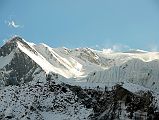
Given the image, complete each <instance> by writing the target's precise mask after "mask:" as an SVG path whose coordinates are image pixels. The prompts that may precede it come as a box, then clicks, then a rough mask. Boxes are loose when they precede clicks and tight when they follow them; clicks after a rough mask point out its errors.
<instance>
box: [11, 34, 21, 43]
mask: <svg viewBox="0 0 159 120" xmlns="http://www.w3.org/2000/svg"><path fill="white" fill-rule="evenodd" d="M17 41H20V42H24V39H23V38H22V37H20V36H17V35H16V36H13V37H12V38H11V39H10V40H9V41H8V42H17Z"/></svg>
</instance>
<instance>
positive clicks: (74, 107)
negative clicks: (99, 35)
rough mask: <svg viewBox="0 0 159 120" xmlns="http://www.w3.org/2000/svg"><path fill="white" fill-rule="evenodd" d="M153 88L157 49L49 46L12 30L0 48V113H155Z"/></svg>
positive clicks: (158, 79) (157, 103)
mask: <svg viewBox="0 0 159 120" xmlns="http://www.w3.org/2000/svg"><path fill="white" fill-rule="evenodd" d="M121 86H122V87H121ZM151 90H152V91H154V92H149V91H151ZM147 91H148V92H147ZM157 92H159V53H158V52H147V51H142V50H131V51H127V52H113V51H110V50H103V51H97V50H93V49H90V48H76V49H68V48H64V47H63V48H51V47H49V46H48V45H46V44H38V45H36V44H33V43H29V42H26V41H25V40H24V39H22V38H20V37H17V36H16V37H13V38H11V39H10V40H9V41H8V42H7V43H6V44H5V45H3V46H2V47H1V48H0V104H1V106H0V119H4V120H6V119H12V120H14V119H17V120H20V119H22V120H27V119H31V120H35V119H39V120H41V119H44V120H49V119H50V120H52V119H55V120H56V119H57V120H66V119H67V120H76V119H78V120H84V119H91V120H96V119H98V120H103V119H119V118H120V119H127V120H128V119H133V117H136V116H138V115H136V114H139V115H142V114H146V115H147V116H144V118H143V119H146V118H148V117H151V116H154V118H155V117H156V118H155V119H158V114H159V112H157V110H159V97H158V96H159V95H158V93H157ZM150 111H153V113H151V112H150ZM119 113H120V115H119ZM134 119H136V118H134Z"/></svg>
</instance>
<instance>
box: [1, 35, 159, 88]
mask: <svg viewBox="0 0 159 120" xmlns="http://www.w3.org/2000/svg"><path fill="white" fill-rule="evenodd" d="M158 69H159V53H158V52H146V51H144V52H143V51H141V50H136V51H135V50H131V51H128V52H124V53H121V52H111V53H109V52H106V51H105V50H103V51H97V50H93V49H90V48H77V49H67V48H51V47H49V46H47V45H45V44H39V45H35V44H33V43H28V42H26V41H25V40H24V39H22V38H20V37H14V38H12V39H11V40H9V41H8V42H7V43H6V44H5V45H3V46H2V47H1V49H0V70H1V76H0V77H1V79H2V78H3V79H2V81H1V84H18V83H23V82H27V81H31V80H32V79H33V77H34V74H37V73H38V72H39V71H44V72H45V73H46V74H47V73H49V72H54V73H57V74H59V75H60V76H63V77H65V78H67V79H74V80H75V81H84V82H99V83H101V82H102V83H108V82H109V83H111V82H112V83H116V82H124V81H126V82H131V83H134V84H138V85H141V86H144V87H147V88H150V89H152V90H155V91H158V90H159V87H158V85H159V81H158V79H159V70H158ZM10 79H12V81H10Z"/></svg>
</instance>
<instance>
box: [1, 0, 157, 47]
mask: <svg viewBox="0 0 159 120" xmlns="http://www.w3.org/2000/svg"><path fill="white" fill-rule="evenodd" d="M11 21H14V22H15V24H16V25H20V27H17V28H15V27H13V26H10V25H9V26H8V22H11ZM15 34H16V35H20V36H22V37H23V38H24V39H26V40H27V41H30V42H34V43H42V42H43V43H46V44H48V45H50V46H52V47H61V46H65V47H69V48H75V47H92V48H97V49H99V48H109V47H113V48H114V49H116V50H124V49H129V48H134V49H143V50H159V49H158V47H159V46H158V45H159V1H158V0H0V45H2V44H3V41H4V40H6V39H8V38H10V36H12V35H15Z"/></svg>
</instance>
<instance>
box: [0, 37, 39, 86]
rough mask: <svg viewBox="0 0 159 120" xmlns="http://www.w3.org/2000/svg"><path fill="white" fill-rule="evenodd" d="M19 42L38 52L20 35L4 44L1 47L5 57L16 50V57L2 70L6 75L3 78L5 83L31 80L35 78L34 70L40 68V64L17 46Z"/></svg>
mask: <svg viewBox="0 0 159 120" xmlns="http://www.w3.org/2000/svg"><path fill="white" fill-rule="evenodd" d="M17 42H20V43H21V44H23V46H25V47H27V48H28V49H29V50H30V51H32V52H34V53H35V54H37V52H36V51H35V50H34V49H32V48H31V47H30V46H29V45H28V44H27V43H25V42H24V41H23V40H22V38H20V37H15V38H13V39H12V40H10V41H8V42H7V43H6V44H5V45H4V46H2V47H1V49H0V56H3V57H5V56H7V55H9V54H10V53H11V52H12V51H14V57H13V59H12V60H11V62H10V63H9V64H7V65H6V66H5V67H3V68H2V69H1V70H0V71H1V76H4V77H3V78H2V79H3V81H4V83H5V85H18V84H20V83H23V82H29V81H31V80H32V79H33V76H32V75H33V73H34V71H35V70H36V69H37V68H40V66H39V65H37V64H36V63H35V62H34V61H33V60H32V59H31V58H30V57H29V56H27V55H26V54H25V53H23V52H22V51H21V50H20V49H19V48H18V47H17V46H18V44H17ZM40 69H41V68H40ZM41 70H42V69H41ZM8 71H9V72H8Z"/></svg>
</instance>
